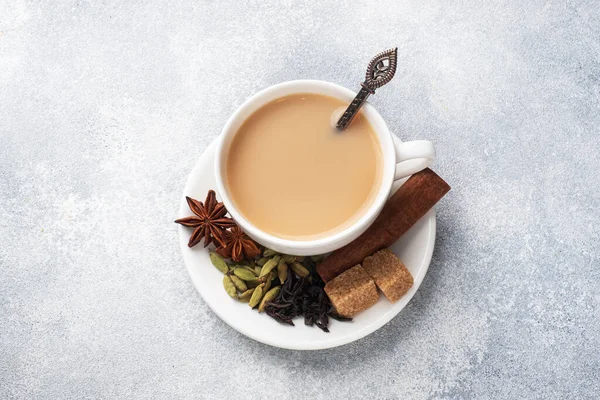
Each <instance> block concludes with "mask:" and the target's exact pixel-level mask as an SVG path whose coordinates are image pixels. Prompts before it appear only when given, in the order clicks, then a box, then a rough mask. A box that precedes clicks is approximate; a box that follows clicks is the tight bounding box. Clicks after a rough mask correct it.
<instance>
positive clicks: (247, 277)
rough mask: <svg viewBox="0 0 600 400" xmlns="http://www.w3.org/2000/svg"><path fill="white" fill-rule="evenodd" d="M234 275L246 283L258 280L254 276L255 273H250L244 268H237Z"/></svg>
mask: <svg viewBox="0 0 600 400" xmlns="http://www.w3.org/2000/svg"><path fill="white" fill-rule="evenodd" d="M233 273H234V275H235V276H237V277H238V278H240V279H242V280H244V281H252V280H254V279H256V275H254V273H253V272H250V271H248V270H247V269H244V268H243V267H235V268H234V269H233Z"/></svg>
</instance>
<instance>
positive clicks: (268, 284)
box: [262, 272, 276, 293]
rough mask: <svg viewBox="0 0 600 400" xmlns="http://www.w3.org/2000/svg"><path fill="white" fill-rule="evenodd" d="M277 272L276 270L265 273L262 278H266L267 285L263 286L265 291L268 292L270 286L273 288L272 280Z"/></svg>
mask: <svg viewBox="0 0 600 400" xmlns="http://www.w3.org/2000/svg"><path fill="white" fill-rule="evenodd" d="M275 276H276V275H275V273H274V272H269V273H268V274H267V275H265V276H264V277H263V278H262V279H264V280H265V286H264V287H263V293H266V292H267V291H268V290H269V289H270V288H271V282H272V281H273V278H274V277H275Z"/></svg>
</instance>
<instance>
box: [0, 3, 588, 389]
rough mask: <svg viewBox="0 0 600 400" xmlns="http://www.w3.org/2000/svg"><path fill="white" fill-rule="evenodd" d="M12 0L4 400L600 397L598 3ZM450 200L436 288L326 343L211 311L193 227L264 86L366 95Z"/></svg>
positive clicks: (6, 80)
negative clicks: (379, 69) (242, 109)
mask: <svg viewBox="0 0 600 400" xmlns="http://www.w3.org/2000/svg"><path fill="white" fill-rule="evenodd" d="M263 3H265V2H262V1H256V2H239V1H234V0H231V1H224V0H221V1H210V2H195V1H190V0H183V1H163V0H155V1H148V2H142V1H94V2H91V1H62V2H55V1H42V2H27V1H23V0H0V139H1V143H0V243H2V244H1V245H0V268H1V271H0V290H1V292H0V295H1V297H0V343H1V347H0V398H22V399H24V398H49V399H54V398H83V397H89V398H133V397H137V398H203V399H227V398H229V399H231V398H242V397H245V396H248V397H250V396H253V397H254V398H257V396H260V395H261V393H262V394H263V395H264V394H265V393H271V395H269V396H268V397H270V398H285V399H300V398H312V399H320V398H323V399H325V398H326V399H338V398H339V399H343V398H377V399H397V398H417V399H420V398H423V399H425V398H435V399H437V398H478V399H491V398H495V399H506V398H577V399H584V398H598V397H600V383H599V381H600V378H599V376H600V269H599V268H600V241H599V237H600V232H599V230H600V228H599V225H600V211H599V209H600V185H599V181H600V174H599V172H598V171H599V169H600V156H599V154H600V136H599V133H600V132H599V130H600V128H599V126H600V112H599V111H600V106H599V99H600V61H599V56H600V11H599V10H600V7H599V6H598V3H597V2H595V1H593V0H589V1H567V2H566V4H565V2H562V1H556V2H539V1H530V0H522V1H501V2H493V3H492V2H483V1H464V2H449V1H412V2H411V1H394V0H382V1H378V2H376V3H375V2H373V3H372V4H370V5H369V6H367V5H359V4H358V2H355V1H348V2H344V3H335V2H332V1H324V0H320V1H309V2H291V1H287V2H280V5H277V6H275V5H266V4H263ZM394 45H397V46H398V48H399V53H400V62H399V70H398V73H397V77H396V78H395V79H394V81H393V82H392V83H391V84H390V85H389V86H387V87H385V88H384V89H382V90H381V91H380V92H379V93H378V94H377V96H375V97H374V98H373V100H372V102H373V103H374V104H375V106H376V107H377V108H378V109H379V110H380V112H381V113H382V115H383V116H384V117H385V118H386V119H387V120H388V123H389V125H390V127H391V128H392V129H393V130H394V131H395V132H396V133H397V134H399V136H400V137H402V138H403V139H405V140H410V139H419V138H427V139H431V140H433V141H435V143H436V145H437V149H438V154H439V159H438V160H437V162H436V165H435V169H436V170H437V171H438V172H439V173H440V174H441V175H442V176H443V177H444V178H445V179H446V180H447V181H448V182H449V183H450V184H451V185H452V187H453V191H452V192H451V193H450V194H449V195H448V196H447V197H446V198H445V199H444V200H443V201H442V202H441V204H440V206H439V219H438V221H439V223H438V242H437V247H436V250H435V254H434V258H433V262H432V264H431V268H430V270H429V273H428V275H427V276H426V278H425V281H424V283H423V286H422V287H421V289H420V290H419V292H418V293H417V295H416V296H415V297H414V299H413V300H412V301H411V303H410V304H409V306H408V307H407V308H406V309H405V310H404V311H403V312H402V313H401V314H400V315H399V316H398V317H397V318H395V319H394V320H393V321H392V322H391V323H389V324H388V325H387V326H385V327H383V328H382V329H381V330H379V331H378V332H376V333H374V334H373V335H371V336H369V337H367V338H365V339H363V340H360V341H358V342H356V343H353V344H351V345H347V346H344V347H341V348H337V349H332V350H327V351H320V352H292V351H285V350H279V349H275V348H270V347H268V346H265V345H262V344H259V343H256V342H254V341H252V340H250V339H247V338H245V337H243V336H242V335H240V334H238V333H237V332H235V331H233V330H232V329H230V328H229V327H228V326H227V325H225V324H224V323H223V322H221V321H220V320H219V319H218V318H217V317H216V316H215V315H213V313H212V312H211V311H210V310H209V309H208V308H207V306H206V305H205V304H204V303H203V302H202V300H201V299H200V297H199V296H198V294H197V293H196V291H195V289H194V287H193V286H192V284H191V282H190V280H189V279H188V276H187V273H186V271H185V268H184V266H183V263H182V260H181V256H180V254H179V249H178V244H177V235H176V225H175V224H173V222H172V221H173V219H174V218H175V215H176V211H177V208H178V204H179V199H180V195H181V192H182V189H183V186H184V183H185V181H186V178H187V175H188V173H189V172H190V170H191V169H192V166H193V165H194V163H195V162H196V160H197V158H198V156H199V155H200V154H201V153H202V151H203V150H204V149H205V148H206V147H207V145H208V144H209V143H210V142H211V141H212V140H213V139H214V138H215V137H216V136H217V134H218V133H219V131H220V129H221V127H222V125H223V123H224V121H225V120H226V118H227V117H228V116H229V115H230V114H231V113H232V112H233V111H234V110H235V108H236V107H237V106H238V105H239V104H240V103H241V102H242V101H243V100H244V99H245V98H247V97H248V96H250V95H252V94H253V93H255V92H256V91H257V90H259V89H262V88H264V87H266V86H269V85H271V84H274V83H278V82H281V81H285V80H290V79H298V78H316V79H323V80H329V81H333V82H336V83H339V84H342V85H344V86H347V87H350V88H353V89H357V88H358V81H359V80H360V79H361V78H362V73H363V68H364V66H365V64H366V62H367V61H368V60H369V58H370V57H371V56H372V55H373V54H374V53H377V52H378V51H381V50H383V49H385V48H387V47H390V46H394Z"/></svg>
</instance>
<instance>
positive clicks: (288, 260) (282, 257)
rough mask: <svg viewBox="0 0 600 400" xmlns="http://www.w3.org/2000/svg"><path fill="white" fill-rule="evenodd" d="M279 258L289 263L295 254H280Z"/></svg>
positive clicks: (292, 260) (294, 257) (293, 259)
mask: <svg viewBox="0 0 600 400" xmlns="http://www.w3.org/2000/svg"><path fill="white" fill-rule="evenodd" d="M281 259H282V260H283V261H285V262H286V263H288V264H289V263H293V262H294V261H296V256H290V255H289V254H286V255H284V256H281Z"/></svg>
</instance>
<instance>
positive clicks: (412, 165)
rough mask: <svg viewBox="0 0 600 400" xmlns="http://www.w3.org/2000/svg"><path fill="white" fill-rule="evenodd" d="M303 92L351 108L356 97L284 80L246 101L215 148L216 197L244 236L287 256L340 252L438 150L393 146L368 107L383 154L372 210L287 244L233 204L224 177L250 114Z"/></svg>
mask: <svg viewBox="0 0 600 400" xmlns="http://www.w3.org/2000/svg"><path fill="white" fill-rule="evenodd" d="M299 93H313V94H321V95H326V96H330V97H334V98H338V99H340V100H343V101H345V102H347V103H348V104H349V103H350V102H351V101H352V99H353V98H354V96H355V95H356V93H354V92H352V91H351V90H349V89H346V88H345V87H342V86H339V85H336V84H335V83H331V82H325V81H317V80H297V81H289V82H283V83H280V84H277V85H274V86H271V87H269V88H267V89H264V90H262V91H260V92H258V93H257V94H255V95H254V96H252V97H250V98H249V99H248V100H246V101H245V102H244V103H243V104H242V105H241V106H240V107H239V108H238V109H237V110H236V111H235V112H234V113H233V115H231V117H229V119H228V120H227V123H226V124H225V126H224V127H223V131H222V132H221V136H220V137H219V141H218V144H217V151H216V157H215V174H216V181H217V190H218V193H219V195H220V196H221V199H222V201H223V203H224V204H225V207H227V210H228V211H229V214H231V216H232V217H233V219H234V220H235V222H237V223H238V225H239V226H240V227H241V228H242V229H243V230H244V232H246V233H247V234H248V235H249V236H250V237H251V238H252V239H254V240H256V241H257V242H258V243H260V244H262V245H264V246H266V247H268V248H271V249H273V250H276V251H279V252H281V253H285V254H292V255H298V256H303V255H316V254H324V253H328V252H330V251H333V250H336V249H339V248H340V247H342V246H344V245H346V244H348V243H350V242H351V241H353V240H354V239H356V238H357V237H358V236H360V235H361V234H362V233H363V232H364V231H365V230H367V228H368V227H369V226H370V225H371V224H372V223H373V221H374V220H375V218H377V215H379V213H380V212H381V209H382V208H383V205H384V204H385V201H386V200H387V198H388V197H389V195H390V192H391V190H392V184H393V183H394V181H396V180H398V179H402V178H405V177H407V176H409V175H412V174H414V173H416V172H419V171H421V170H422V169H424V168H426V167H427V166H429V164H431V162H432V161H433V160H434V159H435V149H434V147H433V144H432V143H431V142H429V141H427V140H416V141H413V142H404V143H399V144H395V143H394V140H393V136H392V133H391V132H390V130H389V129H388V127H387V125H386V123H385V121H384V120H383V118H382V117H381V115H379V113H378V112H377V110H375V108H374V107H373V106H372V105H371V104H369V103H366V104H365V105H364V106H363V107H362V109H361V111H362V113H363V115H364V116H365V117H366V118H367V120H368V121H369V122H370V124H371V126H372V127H373V130H374V131H375V133H376V134H377V137H378V139H379V143H380V145H381V150H382V152H383V178H382V180H381V187H380V188H379V192H378V193H377V195H376V197H375V200H374V201H373V203H372V204H371V206H370V207H369V208H368V209H367V210H366V211H365V212H364V213H363V215H362V216H360V217H359V219H358V220H357V221H356V222H355V223H354V224H353V225H352V226H350V227H347V228H346V229H344V230H341V231H338V232H334V233H332V234H331V235H329V236H326V237H321V238H318V239H314V240H289V239H283V238H280V237H277V236H273V235H271V234H269V233H267V232H264V231H262V230H260V229H258V228H257V227H256V226H254V225H253V224H252V223H251V222H250V221H248V220H247V219H246V218H245V217H244V216H243V215H242V214H241V213H240V212H239V211H238V210H237V209H236V208H235V205H234V204H233V202H232V201H231V197H230V196H229V191H228V189H227V185H226V184H225V178H224V177H225V174H226V160H227V152H228V151H229V147H230V145H231V141H232V139H233V137H234V136H235V134H236V132H237V131H238V129H239V128H240V126H241V125H242V123H243V122H244V121H245V120H246V119H247V118H248V117H249V116H250V115H252V113H254V112H255V111H256V110H258V109H259V108H260V107H262V106H264V105H265V104H267V103H269V102H271V101H273V100H275V99H278V98H281V97H284V96H289V95H291V94H299Z"/></svg>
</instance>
